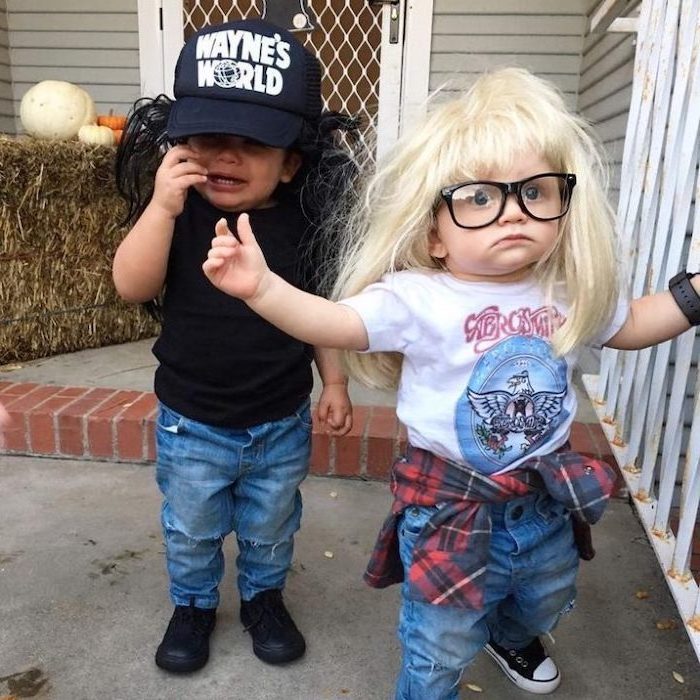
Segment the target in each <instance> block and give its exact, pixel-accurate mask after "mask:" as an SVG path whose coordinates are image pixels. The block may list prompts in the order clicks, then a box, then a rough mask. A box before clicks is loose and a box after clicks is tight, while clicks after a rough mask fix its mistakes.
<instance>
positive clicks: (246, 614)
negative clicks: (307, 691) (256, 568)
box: [241, 588, 306, 664]
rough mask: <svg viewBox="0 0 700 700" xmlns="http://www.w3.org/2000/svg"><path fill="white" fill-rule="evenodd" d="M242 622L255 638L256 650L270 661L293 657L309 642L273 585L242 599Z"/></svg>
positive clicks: (285, 660) (289, 659) (286, 659)
mask: <svg viewBox="0 0 700 700" xmlns="http://www.w3.org/2000/svg"><path fill="white" fill-rule="evenodd" d="M241 622H242V623H243V625H244V627H245V631H246V632H250V636H251V637H252V638H253V653H254V654H255V656H257V657H258V658H259V659H261V660H262V661H266V662H267V663H268V664H283V663H286V662H287V661H294V659H298V658H299V657H300V656H302V655H303V654H304V652H305V651H306V642H305V641H304V637H302V635H301V632H300V631H299V630H298V629H297V626H296V625H295V624H294V620H292V617H291V615H290V614H289V613H288V612H287V608H285V607H284V602H283V601H282V591H280V590H279V589H277V588H273V589H270V590H267V591H262V592H261V593H258V594H257V595H256V596H255V597H254V598H253V599H252V600H242V601H241Z"/></svg>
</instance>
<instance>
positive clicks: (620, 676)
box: [0, 346, 700, 700]
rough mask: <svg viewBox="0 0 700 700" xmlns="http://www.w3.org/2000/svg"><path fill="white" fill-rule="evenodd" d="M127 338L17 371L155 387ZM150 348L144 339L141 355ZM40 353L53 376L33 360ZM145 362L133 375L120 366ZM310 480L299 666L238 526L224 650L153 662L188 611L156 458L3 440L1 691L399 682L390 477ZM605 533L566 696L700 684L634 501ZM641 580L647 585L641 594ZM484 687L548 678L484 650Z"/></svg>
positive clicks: (612, 512) (667, 694)
mask: <svg viewBox="0 0 700 700" xmlns="http://www.w3.org/2000/svg"><path fill="white" fill-rule="evenodd" d="M126 350H128V348H126V346H118V347H117V348H116V349H111V348H105V349H103V350H100V351H87V352H89V353H92V355H91V357H92V360H91V361H90V362H87V360H86V359H85V358H86V356H85V355H84V354H83V353H78V355H80V356H81V358H80V359H78V358H76V357H75V356H64V357H63V358H61V359H54V358H52V360H51V361H48V360H47V361H39V363H37V364H35V365H28V366H25V367H23V368H18V369H15V370H13V371H11V372H5V373H3V375H2V378H3V379H9V380H11V381H20V380H21V381H51V380H53V381H55V382H57V383H60V384H71V385H73V384H84V383H85V382H87V381H93V382H94V381H95V380H98V381H100V382H102V383H101V384H99V385H108V386H110V385H111V386H117V387H118V386H125V387H129V388H142V387H141V386H140V385H138V384H137V383H136V377H140V379H139V380H138V381H145V380H144V377H145V376H146V374H148V376H149V379H148V382H149V384H147V385H145V386H143V389H144V390H148V389H150V374H151V373H152V367H146V368H142V371H143V376H141V375H140V374H139V372H137V371H133V372H131V371H129V367H127V366H126V365H125V364H124V363H123V362H121V361H120V359H119V357H118V355H119V353H120V352H124V351H126ZM131 350H132V351H133V348H131ZM139 352H140V350H139ZM137 355H138V353H137ZM134 357H135V356H134V355H133V354H129V358H130V360H129V362H131V361H132V360H133V359H134ZM142 359H143V357H141V359H139V360H138V361H139V362H140V361H142ZM76 360H77V361H76ZM129 362H127V363H126V364H127V365H128V364H129ZM132 369H134V370H135V368H134V367H132ZM39 371H42V372H47V373H48V375H50V376H48V375H47V376H46V377H44V378H41V377H38V376H36V374H34V375H33V376H32V374H31V373H32V372H35V373H36V372H39ZM71 372H76V373H77V374H75V375H73V374H71ZM17 373H24V375H23V376H18V374H17ZM80 373H82V375H81V376H82V381H81V376H78V375H80ZM129 374H131V375H132V376H131V377H130V380H129V383H128V384H117V383H116V382H117V381H120V380H124V379H125V378H126V376H127V375H129ZM100 378H102V379H100ZM91 385H94V384H91ZM370 398H372V397H370ZM355 400H356V401H358V397H357V396H355ZM366 400H367V398H366V397H363V398H360V399H359V401H360V402H362V401H366ZM303 491H304V502H305V515H304V521H303V524H302V530H301V532H300V534H299V537H298V539H297V548H296V553H295V560H294V566H293V571H292V573H291V575H290V578H289V582H288V587H287V592H286V599H287V601H288V604H289V607H290V609H291V610H292V612H293V613H294V615H295V617H296V618H297V621H298V623H299V626H300V628H301V629H302V630H303V632H304V633H305V635H306V637H307V641H308V653H307V655H306V656H305V657H304V659H302V660H301V661H300V662H297V663H296V664H292V665H290V666H288V667H285V668H279V667H271V666H267V665H265V664H263V663H261V662H260V661H258V660H257V659H256V658H255V657H254V656H253V654H252V651H251V649H250V642H249V639H248V637H247V635H245V634H244V633H243V631H242V628H241V625H240V622H239V621H238V600H237V594H236V593H235V586H234V571H235V566H234V557H235V551H234V550H235V544H234V543H233V541H229V542H227V545H226V552H227V561H228V562H229V567H228V571H227V576H226V580H225V585H224V586H223V587H222V594H223V595H222V604H221V607H220V610H219V618H218V626H217V629H216V631H215V633H214V635H213V638H212V656H211V660H210V663H209V664H208V666H207V667H206V668H205V669H204V670H203V671H201V672H199V673H197V674H194V675H192V676H187V677H173V676H170V675H167V674H165V673H163V672H161V671H160V670H159V669H157V668H156V667H155V665H154V663H153V653H154V651H155V647H156V646H157V644H158V642H159V641H160V638H161V636H162V633H163V630H164V628H165V625H166V624H167V621H168V619H169V616H170V613H171V606H170V603H169V600H168V596H167V579H166V574H165V570H164V561H163V545H162V540H161V535H160V527H159V523H158V512H159V494H158V492H157V489H156V486H155V484H154V481H153V467H152V466H133V465H128V464H110V463H106V462H99V463H98V462H87V461H72V460H60V459H48V458H45V459H36V458H29V457H19V456H16V457H9V456H4V457H0V698H5V700H6V697H5V696H9V697H11V698H13V699H15V698H17V699H18V698H28V697H36V698H52V699H54V700H95V699H102V698H109V699H110V700H160V699H163V700H170V699H178V700H179V699H180V698H198V699H202V700H219V699H221V700H224V699H230V700H258V699H259V700H268V699H271V698H283V699H285V700H343V699H345V698H350V699H355V700H375V699H376V700H383V699H388V698H390V697H392V689H393V684H394V679H395V676H396V672H397V669H398V665H399V650H398V645H397V642H396V640H395V636H394V628H395V620H396V614H397V609H398V588H396V587H393V588H390V589H386V590H382V591H377V590H372V589H370V588H368V587H367V586H365V585H364V584H363V582H362V580H361V574H362V571H363V569H364V566H365V564H366V562H367V558H368V555H369V552H370V550H371V547H372V545H373V542H374V537H375V535H376V532H377V530H378V528H379V525H380V523H381V521H382V519H383V518H384V515H385V513H386V511H387V509H388V507H389V493H388V488H387V486H386V484H384V483H378V482H367V481H361V480H341V479H333V478H322V477H310V478H309V479H308V480H307V481H306V482H305V484H304V488H303ZM594 535H595V543H596V548H597V550H598V555H597V556H596V558H595V559H594V560H593V561H592V562H587V563H586V562H584V563H582V567H581V575H580V579H579V599H578V609H577V610H576V611H575V612H574V613H573V614H572V615H570V616H568V617H567V618H566V619H564V620H563V621H562V623H561V624H560V626H559V627H558V628H557V630H555V633H554V637H555V641H556V643H555V645H554V647H553V654H554V655H555V657H556V659H557V661H558V663H559V666H560V667H561V670H562V674H563V682H562V685H561V686H560V688H559V689H558V690H557V692H556V697H558V698H562V699H569V698H578V699H582V700H584V699H585V700H589V699H596V700H597V699H607V698H610V699H611V700H612V699H615V700H617V699H619V698H628V697H629V698H641V699H643V700H646V699H649V700H656V699H661V698H664V699H665V698H697V697H700V667H699V666H698V662H697V659H696V657H695V655H694V653H693V651H692V648H691V646H690V643H689V642H688V639H687V636H686V633H685V631H684V629H683V625H682V624H681V621H680V620H679V619H678V616H677V613H676V608H675V606H674V604H673V601H672V600H671V597H670V595H669V593H668V590H667V587H666V584H665V582H664V581H663V578H662V577H661V574H660V572H659V569H658V565H657V563H656V560H655V558H654V555H653V552H652V550H651V548H650V547H649V545H648V543H647V541H646V537H645V535H644V533H643V531H642V528H641V527H640V525H639V524H638V522H637V521H636V518H635V516H634V515H633V513H632V510H631V508H630V507H629V505H628V504H627V502H626V501H624V500H616V501H614V502H612V503H611V504H610V507H609V509H608V512H607V513H606V516H605V517H604V519H603V521H602V522H601V523H600V524H599V525H598V526H596V528H595V530H594ZM326 553H332V557H329V556H327V555H326ZM640 591H644V593H645V594H646V597H641V598H640V597H637V595H636V594H637V593H639V592H640ZM657 623H661V625H660V626H661V627H663V628H666V627H670V629H659V628H658V627H657ZM674 671H675V672H676V673H677V674H680V677H682V679H683V681H684V682H683V683H680V682H679V681H678V680H676V679H674V675H673V672H674ZM467 683H469V684H473V686H474V687H475V688H476V687H478V688H480V689H481V691H482V692H480V693H479V692H477V690H476V689H470V688H469V687H468V686H467V685H466V684H467ZM472 697H485V698H497V699H500V698H525V697H531V696H528V695H527V694H525V693H522V692H520V691H518V690H517V689H516V688H515V687H514V686H513V685H512V684H510V683H509V682H508V681H507V680H506V679H505V678H504V677H503V676H502V675H501V674H500V672H499V671H497V670H496V668H495V666H494V665H493V663H492V662H491V661H490V660H489V659H488V658H486V657H485V656H482V658H479V659H478V660H477V662H476V663H475V665H474V666H473V667H472V668H471V669H470V670H469V671H468V673H467V674H466V675H465V678H464V684H463V688H462V694H461V698H472Z"/></svg>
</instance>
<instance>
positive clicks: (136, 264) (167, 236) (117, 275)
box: [112, 145, 207, 303]
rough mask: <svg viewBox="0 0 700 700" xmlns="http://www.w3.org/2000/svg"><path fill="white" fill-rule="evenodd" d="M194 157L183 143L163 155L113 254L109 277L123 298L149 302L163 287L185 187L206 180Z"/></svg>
mask: <svg viewBox="0 0 700 700" xmlns="http://www.w3.org/2000/svg"><path fill="white" fill-rule="evenodd" d="M196 157H197V154H196V153H195V152H194V151H193V150H192V149H190V148H188V147H187V146H184V145H180V146H175V147H174V148H172V149H170V151H168V152H167V153H166V154H165V156H164V157H163V161H162V162H161V164H160V166H159V167H158V171H157V172H156V180H155V186H154V189H153V197H152V198H151V201H150V202H149V203H148V206H147V207H146V209H145V210H144V212H143V214H141V216H140V217H139V219H138V221H137V222H136V223H135V224H134V226H133V228H132V229H131V231H129V233H128V234H127V235H126V238H124V240H123V241H122V242H121V244H120V245H119V248H117V252H116V253H115V255H114V262H113V263H112V277H113V279H114V286H115V287H116V288H117V292H118V293H119V296H120V297H122V299H125V300H126V301H131V302H136V303H141V302H145V301H150V300H151V299H155V298H156V297H157V296H158V294H159V293H160V291H161V289H162V288H163V284H164V282H165V274H166V271H167V268H168V255H169V253H170V245H171V243H172V237H173V230H174V227H175V219H176V218H177V217H178V216H179V215H180V213H181V212H182V209H183V207H184V205H185V198H186V196H187V190H188V189H189V188H190V187H191V186H192V185H195V184H197V183H198V182H205V181H206V179H207V178H206V170H205V169H204V168H203V167H202V166H201V165H199V163H198V162H197V160H196Z"/></svg>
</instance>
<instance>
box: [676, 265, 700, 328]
mask: <svg viewBox="0 0 700 700" xmlns="http://www.w3.org/2000/svg"><path fill="white" fill-rule="evenodd" d="M696 274H698V273H697V272H686V271H685V270H682V271H681V272H679V273H678V274H677V275H674V276H673V277H671V279H670V280H669V283H668V290H669V291H670V292H671V294H672V295H673V298H674V299H675V300H676V304H678V308H679V309H680V310H681V311H682V312H683V315H684V316H685V317H686V318H687V319H688V323H690V325H691V326H700V295H698V293H697V292H696V291H695V288H694V287H693V285H692V284H691V283H690V280H691V279H692V278H693V277H695V275H696Z"/></svg>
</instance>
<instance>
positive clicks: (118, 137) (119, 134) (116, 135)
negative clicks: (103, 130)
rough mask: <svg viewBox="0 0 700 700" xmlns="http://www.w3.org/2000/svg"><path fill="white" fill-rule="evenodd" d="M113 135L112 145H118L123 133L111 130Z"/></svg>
mask: <svg viewBox="0 0 700 700" xmlns="http://www.w3.org/2000/svg"><path fill="white" fill-rule="evenodd" d="M112 133H113V134H114V143H119V142H120V141H121V140H122V134H123V133H124V131H123V130H122V129H112Z"/></svg>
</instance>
